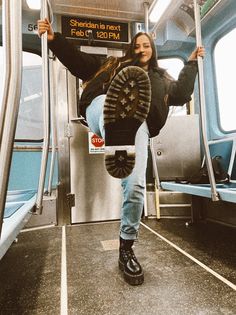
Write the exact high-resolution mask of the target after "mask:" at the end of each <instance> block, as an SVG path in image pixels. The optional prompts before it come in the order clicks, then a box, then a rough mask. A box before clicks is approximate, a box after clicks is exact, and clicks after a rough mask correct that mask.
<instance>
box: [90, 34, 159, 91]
mask: <svg viewBox="0 0 236 315" xmlns="http://www.w3.org/2000/svg"><path fill="white" fill-rule="evenodd" d="M141 35H145V36H146V37H147V38H148V40H149V42H150V45H151V48H152V56H151V59H150V61H149V69H158V68H159V67H158V62H157V52H156V48H155V44H154V41H153V39H152V37H151V36H150V35H149V34H148V33H145V32H139V33H137V34H136V35H135V36H134V37H133V39H132V40H131V43H130V44H129V47H128V49H127V50H126V53H125V55H124V56H123V57H109V58H108V59H107V60H106V61H105V62H104V64H103V65H102V66H101V67H100V69H99V70H98V71H97V72H96V73H95V75H94V76H93V77H92V78H91V79H90V80H89V81H87V82H85V84H84V87H85V86H87V85H88V84H89V83H90V82H91V81H92V80H93V79H94V78H96V77H97V76H98V75H99V74H100V73H102V72H104V71H109V72H110V76H109V79H108V80H107V82H104V84H109V83H110V82H111V80H112V78H113V77H114V76H115V74H116V73H118V72H119V71H120V70H121V69H122V68H124V67H127V66H131V65H133V66H134V65H138V61H139V58H140V54H136V53H135V45H136V40H137V38H138V37H139V36H141ZM159 69H160V68H159Z"/></svg>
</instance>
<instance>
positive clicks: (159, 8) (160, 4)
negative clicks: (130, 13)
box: [149, 0, 172, 23]
mask: <svg viewBox="0 0 236 315" xmlns="http://www.w3.org/2000/svg"><path fill="white" fill-rule="evenodd" d="M171 1H172V0H157V1H156V3H155V5H154V6H153V7H151V8H150V13H149V20H150V21H151V22H153V23H157V22H158V21H159V20H160V18H161V17H162V15H163V14H164V12H165V11H166V9H167V8H168V6H169V5H170V3H171Z"/></svg>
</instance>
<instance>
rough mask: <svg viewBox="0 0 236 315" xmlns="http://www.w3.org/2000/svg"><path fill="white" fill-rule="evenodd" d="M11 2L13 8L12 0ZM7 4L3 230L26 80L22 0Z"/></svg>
mask: <svg viewBox="0 0 236 315" xmlns="http://www.w3.org/2000/svg"><path fill="white" fill-rule="evenodd" d="M7 2H8V3H9V10H8V4H7ZM3 7H4V8H5V9H4V10H6V11H5V12H6V13H8V14H9V15H8V14H7V16H6V20H7V21H8V19H9V21H10V22H9V23H8V22H6V27H7V28H8V27H9V29H8V30H9V35H8V36H7V38H5V39H6V40H10V44H8V46H7V47H8V48H9V47H10V52H9V69H10V70H11V71H10V80H9V85H8V86H7V87H8V93H7V92H5V93H6V94H5V101H6V103H5V105H4V106H5V110H6V111H5V117H4V126H3V129H2V139H1V151H0V187H1V189H0V234H1V230H2V221H3V212H4V208H5V201H6V194H7V186H8V180H9V173H10V166H11V158H12V151H13V144H14V137H15V130H16V123H17V117H18V111H19V104H20V93H21V81H22V1H21V0H10V1H9V0H8V1H7V0H4V1H3ZM3 27H4V25H3Z"/></svg>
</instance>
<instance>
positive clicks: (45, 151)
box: [35, 0, 50, 214]
mask: <svg viewBox="0 0 236 315" xmlns="http://www.w3.org/2000/svg"><path fill="white" fill-rule="evenodd" d="M47 17H48V10H47V0H42V1H41V19H45V18H47ZM41 45H42V59H43V69H42V70H43V74H42V82H43V84H42V95H43V113H44V142H43V151H42V159H41V168H40V176H39V184H38V193H37V197H36V204H35V211H36V212H37V213H38V214H41V213H42V209H43V193H44V183H45V176H46V171H47V160H48V150H49V138H50V137H49V134H50V130H49V124H50V122H49V121H50V120H49V116H50V113H49V78H48V42H47V33H44V34H43V35H42V37H41Z"/></svg>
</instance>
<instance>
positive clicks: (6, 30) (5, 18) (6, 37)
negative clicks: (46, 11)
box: [0, 1, 11, 143]
mask: <svg viewBox="0 0 236 315" xmlns="http://www.w3.org/2000/svg"><path fill="white" fill-rule="evenodd" d="M9 10H10V8H9V2H8V1H4V2H3V8H2V27H3V30H2V33H3V34H2V35H3V48H4V56H3V58H4V61H3V64H4V65H5V68H4V75H3V77H4V80H3V82H4V87H3V95H2V100H1V104H2V106H1V113H0V143H1V142H2V131H3V127H4V120H5V115H6V104H7V97H8V92H9V82H10V75H11V63H10V52H11V47H10V36H11V34H10V13H9V12H10V11H9Z"/></svg>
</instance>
